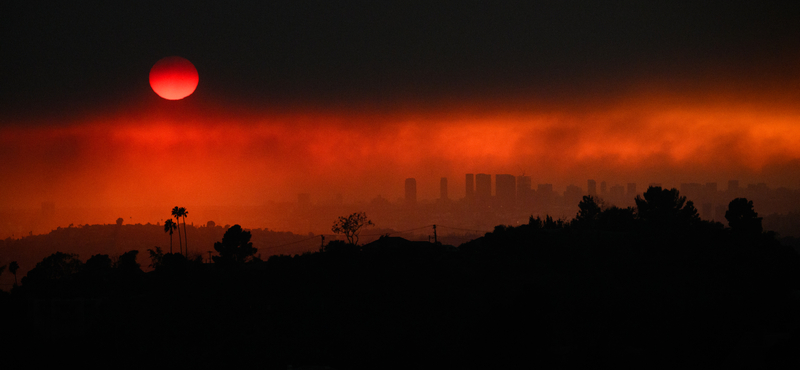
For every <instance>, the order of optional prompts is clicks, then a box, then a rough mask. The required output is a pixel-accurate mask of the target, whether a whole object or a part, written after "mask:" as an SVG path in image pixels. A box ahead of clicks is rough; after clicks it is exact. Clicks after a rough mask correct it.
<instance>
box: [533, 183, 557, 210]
mask: <svg viewBox="0 0 800 370" xmlns="http://www.w3.org/2000/svg"><path fill="white" fill-rule="evenodd" d="M555 197H556V194H555V193H554V192H553V184H538V185H536V202H537V203H538V205H539V206H540V207H542V210H544V211H547V210H548V209H549V207H550V206H551V205H553V202H554V201H555Z"/></svg>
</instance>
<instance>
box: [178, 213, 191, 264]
mask: <svg viewBox="0 0 800 370" xmlns="http://www.w3.org/2000/svg"><path fill="white" fill-rule="evenodd" d="M188 215H189V211H187V210H186V208H184V207H180V208H178V217H183V244H185V245H186V258H189V238H188V237H187V235H186V216H188ZM180 233H181V231H180V230H178V234H180Z"/></svg>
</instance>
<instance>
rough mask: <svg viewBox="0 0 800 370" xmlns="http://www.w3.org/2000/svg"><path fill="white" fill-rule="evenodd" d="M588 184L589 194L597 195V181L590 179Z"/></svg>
mask: <svg viewBox="0 0 800 370" xmlns="http://www.w3.org/2000/svg"><path fill="white" fill-rule="evenodd" d="M587 186H588V189H589V195H591V196H593V197H596V196H597V182H595V181H594V180H589V181H588V184H587Z"/></svg>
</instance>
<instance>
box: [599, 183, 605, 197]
mask: <svg viewBox="0 0 800 370" xmlns="http://www.w3.org/2000/svg"><path fill="white" fill-rule="evenodd" d="M600 195H602V196H605V195H606V182H605V181H603V182H601V183H600Z"/></svg>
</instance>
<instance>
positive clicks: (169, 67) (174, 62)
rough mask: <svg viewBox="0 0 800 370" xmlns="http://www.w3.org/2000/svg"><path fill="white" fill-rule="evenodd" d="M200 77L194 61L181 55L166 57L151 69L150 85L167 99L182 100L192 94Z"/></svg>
mask: <svg viewBox="0 0 800 370" xmlns="http://www.w3.org/2000/svg"><path fill="white" fill-rule="evenodd" d="M198 81H199V77H198V75H197V69H196V68H194V65H193V64H192V62H190V61H188V60H186V59H185V58H181V57H166V58H164V59H161V60H159V61H158V62H156V64H155V65H154V66H153V68H151V69H150V87H152V88H153V91H155V92H156V94H158V96H160V97H162V98H164V99H167V100H180V99H183V98H185V97H187V96H189V95H192V93H193V92H194V89H195V88H197V82H198Z"/></svg>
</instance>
